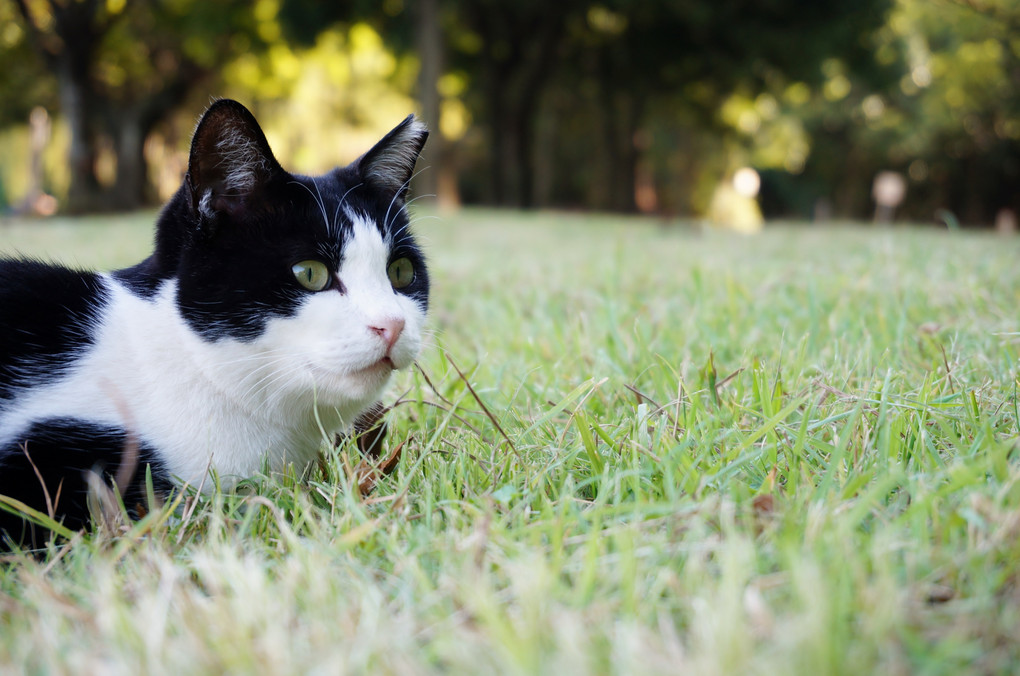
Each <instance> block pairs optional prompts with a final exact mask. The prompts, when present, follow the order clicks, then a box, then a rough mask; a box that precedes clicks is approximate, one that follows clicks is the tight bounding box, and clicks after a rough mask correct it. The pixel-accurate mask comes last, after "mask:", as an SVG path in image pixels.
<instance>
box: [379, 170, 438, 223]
mask: <svg viewBox="0 0 1020 676" xmlns="http://www.w3.org/2000/svg"><path fill="white" fill-rule="evenodd" d="M426 169H429V167H422V168H421V169H419V170H418V171H416V172H414V173H413V174H411V176H410V178H408V179H407V180H406V181H404V182H403V183H401V184H400V188H399V189H397V191H396V192H395V193H393V197H392V198H391V199H390V204H389V206H387V207H386V215H385V216H383V225H384V226H385V228H386V230H389V229H390V210H391V209H392V208H393V205H394V203H396V201H397V198H399V197H400V196H401V195H403V193H404V190H406V189H407V186H408V185H409V184H410V183H411V181H413V180H414V177H415V176H417V175H418V174H420V173H421V172H423V171H425V170H426ZM404 206H406V205H402V206H401V208H403V207H404ZM397 213H398V214H399V213H400V209H397ZM394 217H395V216H394Z"/></svg>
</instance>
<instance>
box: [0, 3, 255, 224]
mask: <svg viewBox="0 0 1020 676" xmlns="http://www.w3.org/2000/svg"><path fill="white" fill-rule="evenodd" d="M13 2H14V4H15V5H16V6H17V8H18V11H19V14H20V19H21V26H22V27H23V30H24V32H25V34H26V35H27V36H28V38H29V41H30V42H31V44H32V45H33V46H34V48H35V50H36V52H37V53H38V55H39V56H40V57H41V59H42V62H43V64H44V65H45V67H46V69H47V71H48V72H49V73H50V74H51V75H52V77H53V78H54V79H55V81H56V90H57V92H58V99H59V104H60V110H61V113H62V115H63V117H64V119H65V120H66V121H67V123H68V126H69V127H70V131H71V144H70V151H69V164H70V169H71V182H70V187H69V191H68V196H67V205H66V208H67V210H68V211H70V212H85V211H97V210H110V209H130V208H136V207H138V206H140V205H142V204H145V203H146V202H147V197H148V195H147V193H146V191H147V189H148V187H149V183H148V179H147V175H148V174H147V166H146V162H145V159H144V144H145V140H146V138H147V137H148V136H149V134H150V132H151V131H152V130H153V128H154V127H155V126H156V125H157V124H158V123H159V122H160V121H161V120H163V119H164V118H165V117H166V116H167V115H169V114H170V113H171V112H172V111H173V108H174V106H175V105H176V104H177V103H179V102H180V101H181V100H182V99H183V97H184V96H185V95H186V93H187V92H189V91H190V90H191V89H192V88H193V87H194V86H195V85H196V84H197V83H198V82H199V80H201V79H202V78H203V77H205V76H207V75H210V74H212V73H214V72H215V71H216V67H217V66H218V65H219V63H220V62H221V61H222V60H224V58H225V57H226V56H227V55H230V54H233V53H236V52H238V51H245V50H248V49H251V48H252V47H253V46H254V45H256V44H257V43H258V39H257V36H256V35H255V34H254V33H253V31H252V21H251V14H252V13H251V9H250V5H249V4H248V3H243V2H239V1H237V2H234V1H229V2H200V1H199V0H162V1H155V2H145V3H140V2H135V3H129V2H125V1H124V0H119V1H118V0H66V1H61V0H13ZM101 138H107V139H109V142H110V144H111V145H112V150H113V154H114V157H115V165H116V170H115V175H114V177H113V180H112V185H109V186H104V185H101V181H100V177H99V175H98V174H97V159H98V156H99V154H100V139H101Z"/></svg>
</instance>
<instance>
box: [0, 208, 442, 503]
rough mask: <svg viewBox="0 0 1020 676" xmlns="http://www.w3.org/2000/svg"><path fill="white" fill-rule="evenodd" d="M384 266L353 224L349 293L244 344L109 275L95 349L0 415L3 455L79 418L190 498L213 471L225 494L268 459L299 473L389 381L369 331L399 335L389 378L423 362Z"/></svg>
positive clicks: (313, 304)
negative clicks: (145, 448)
mask: <svg viewBox="0 0 1020 676" xmlns="http://www.w3.org/2000/svg"><path fill="white" fill-rule="evenodd" d="M388 255H389V249H388V246H387V245H386V243H385V242H384V241H383V240H382V238H381V236H380V235H379V234H378V231H377V230H376V229H375V228H374V226H372V225H371V224H368V223H364V222H356V224H355V233H354V237H353V239H352V241H351V242H350V243H349V244H348V246H347V247H346V249H345V263H344V264H343V266H342V267H341V269H340V270H338V271H337V273H338V276H339V277H340V279H341V281H342V282H343V283H344V286H345V288H346V293H343V294H341V293H339V292H335V291H326V292H319V293H316V294H312V295H310V296H309V297H308V298H307V300H306V302H305V303H304V304H303V305H302V306H301V307H300V309H299V311H298V313H297V316H295V317H288V318H273V319H270V320H268V322H267V324H266V329H265V331H264V332H263V333H262V335H260V336H259V337H258V338H257V339H255V340H253V341H250V342H241V341H238V340H235V339H224V340H219V341H216V342H208V341H205V340H203V339H202V338H200V337H199V336H198V335H197V334H196V333H195V332H194V331H193V330H192V329H191V328H189V327H188V326H187V324H186V323H185V321H184V320H183V319H182V318H181V317H180V315H179V313H178V311H177V308H176V289H177V287H176V282H175V281H173V280H170V281H167V282H165V283H164V284H163V285H162V286H161V287H160V289H159V291H158V293H157V294H156V296H155V297H154V298H151V299H145V298H141V297H139V296H137V295H135V294H133V293H132V292H130V291H129V290H128V289H126V288H124V287H123V286H121V285H120V283H119V282H117V281H116V280H115V279H113V278H112V277H110V276H104V277H103V281H104V283H105V284H106V285H107V286H108V287H109V289H110V292H111V298H110V302H109V304H108V306H107V308H106V310H105V312H104V313H103V315H102V317H101V318H100V320H99V322H98V325H97V330H96V340H95V343H94V346H93V347H91V348H89V349H88V350H87V351H85V352H84V353H82V355H81V356H80V358H79V359H78V361H77V362H76V364H75V366H74V367H73V368H72V369H70V371H69V372H68V374H67V375H66V376H65V377H64V378H62V379H61V380H59V381H57V382H55V383H52V384H49V385H47V386H44V387H38V388H34V389H32V390H29V391H28V392H27V393H26V394H25V395H23V396H21V397H19V399H18V401H17V403H16V404H15V405H14V406H13V407H11V408H10V409H8V410H6V411H4V412H3V414H2V415H0V430H2V431H3V432H4V434H2V435H0V437H2V438H0V442H7V441H10V440H11V439H12V438H16V437H17V435H18V434H19V433H21V432H23V431H24V430H25V429H27V428H28V426H30V425H31V424H32V423H33V422H35V421H40V420H45V419H48V418H77V419H81V420H84V421H88V422H93V423H99V424H106V425H113V426H117V427H121V428H124V429H127V430H131V431H133V432H135V433H137V434H138V435H139V437H140V438H141V439H142V440H143V441H144V442H145V443H146V444H148V445H150V446H152V447H154V448H155V449H156V452H157V453H158V455H159V457H160V459H161V460H162V461H163V462H164V463H165V466H166V468H167V470H168V471H169V472H170V474H171V475H172V476H174V477H176V478H177V479H178V480H179V481H182V482H189V483H191V484H193V485H195V484H198V483H200V482H201V481H202V479H203V477H204V476H205V474H206V471H207V470H208V469H209V468H210V467H211V468H213V469H215V470H216V472H217V473H218V474H219V475H220V477H221V479H222V482H223V484H224V485H226V486H230V485H232V484H233V483H235V482H236V481H237V480H239V479H241V478H244V477H247V476H250V475H252V474H253V473H255V472H257V471H258V470H259V469H261V467H262V463H263V462H264V460H265V459H266V458H268V461H269V467H270V468H271V469H273V470H279V469H282V468H283V467H284V466H285V465H286V464H288V463H293V464H294V465H295V466H296V467H297V468H298V469H299V470H300V469H302V468H304V467H305V466H306V465H307V464H308V463H310V462H312V461H313V460H314V459H315V458H316V456H317V453H318V451H319V449H320V448H321V447H322V444H323V442H324V441H325V440H327V439H331V438H332V436H333V434H335V433H336V432H337V431H339V430H340V429H343V428H344V427H346V426H349V425H350V424H351V423H352V422H353V421H354V419H355V418H356V417H357V416H358V415H359V414H360V413H361V412H363V411H364V410H365V409H366V408H367V407H368V406H370V405H371V404H372V403H374V402H375V401H377V400H378V398H379V396H380V394H381V393H382V390H383V389H384V387H385V385H386V383H387V381H388V380H389V375H390V373H389V368H387V367H386V366H385V364H382V365H381V364H380V360H382V359H383V358H384V357H386V356H387V349H388V348H387V346H386V345H385V344H384V342H383V341H382V340H381V339H380V338H379V336H377V335H376V334H375V333H373V331H372V330H371V328H370V327H372V326H378V324H379V321H380V320H392V319H400V320H401V321H402V322H403V325H404V329H403V332H402V334H401V335H400V338H399V339H398V340H397V342H396V343H395V344H394V345H393V346H392V349H390V350H389V355H388V356H389V357H390V359H391V360H392V362H393V363H394V364H395V365H396V366H397V367H398V368H403V367H407V366H409V365H410V364H411V363H412V362H413V360H414V359H415V358H416V356H417V354H418V351H419V348H420V345H421V331H422V327H423V324H424V319H425V317H424V313H423V312H422V310H421V308H420V307H419V306H418V305H417V303H415V302H414V301H413V300H411V299H410V298H407V297H405V296H402V295H399V294H396V293H394V291H393V289H392V288H391V286H390V284H389V282H388V280H387V275H386V263H387V259H388Z"/></svg>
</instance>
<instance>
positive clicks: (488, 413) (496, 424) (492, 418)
mask: <svg viewBox="0 0 1020 676" xmlns="http://www.w3.org/2000/svg"><path fill="white" fill-rule="evenodd" d="M445 354H446V359H447V360H448V361H449V362H450V366H452V367H453V370H454V371H456V372H457V375H458V376H460V379H461V380H463V381H464V385H465V386H466V387H467V389H468V392H470V393H471V396H472V397H474V399H475V401H477V402H478V405H479V406H481V407H482V411H483V412H484V413H485V415H486V417H488V418H489V420H490V421H491V422H492V424H493V426H494V427H495V428H496V430H497V431H498V432H499V434H500V436H502V437H503V439H505V440H506V443H507V444H509V445H510V448H511V449H512V450H513V452H514V454H515V455H518V451H517V446H515V445H514V442H513V441H512V440H511V439H510V437H509V436H507V433H506V432H504V431H503V427H502V425H500V424H499V421H498V420H496V416H494V415H493V414H492V411H490V410H489V407H488V406H486V405H485V402H484V401H482V398H481V397H479V396H478V393H477V392H475V388H474V387H472V385H471V381H470V380H468V379H467V376H465V375H464V372H463V371H461V370H460V367H459V366H457V364H456V363H455V362H454V361H453V357H452V356H450V353H449V352H447V353H445Z"/></svg>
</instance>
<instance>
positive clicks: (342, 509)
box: [0, 210, 1020, 676]
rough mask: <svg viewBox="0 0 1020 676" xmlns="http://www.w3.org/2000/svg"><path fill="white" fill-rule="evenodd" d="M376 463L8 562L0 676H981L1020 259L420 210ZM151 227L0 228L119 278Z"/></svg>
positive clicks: (1015, 488)
mask: <svg viewBox="0 0 1020 676" xmlns="http://www.w3.org/2000/svg"><path fill="white" fill-rule="evenodd" d="M421 216H422V217H421V218H420V219H419V220H418V221H417V223H416V228H417V231H418V233H419V235H420V236H421V238H422V239H423V240H424V244H425V246H426V248H427V251H428V254H429V259H430V262H431V273H432V277H433V283H434V287H433V292H432V298H433V305H432V308H431V320H430V321H431V326H432V329H433V331H434V333H433V335H432V337H431V340H430V344H429V345H428V347H427V348H426V350H425V352H424V353H423V355H422V357H421V359H420V360H419V363H420V367H421V368H420V370H416V371H414V372H410V373H405V374H401V377H400V378H398V379H397V382H396V383H395V384H394V386H393V388H392V390H391V393H392V396H391V403H392V401H397V400H399V403H398V404H397V406H396V407H395V409H394V410H393V411H392V412H391V414H390V417H389V420H390V436H389V444H390V445H391V447H392V446H393V445H395V444H398V443H402V444H403V454H402V458H401V460H400V463H399V465H398V467H397V470H396V472H395V473H394V474H393V475H392V476H390V477H387V478H385V479H383V480H382V481H381V482H380V483H379V485H378V486H377V487H376V488H375V490H374V491H373V492H371V493H369V494H367V495H364V496H361V495H359V492H358V491H357V490H356V487H355V486H356V480H355V479H354V477H353V471H352V469H351V468H352V467H353V466H354V465H355V464H356V463H357V461H358V455H357V451H356V450H355V448H354V447H353V446H344V447H341V448H340V449H338V450H337V451H335V452H332V453H330V454H329V463H328V466H327V467H326V470H325V472H324V473H316V474H315V475H313V476H312V477H310V478H308V479H307V480H304V481H298V480H295V478H294V477H292V476H283V477H279V476H278V477H257V478H255V479H254V480H252V481H251V482H249V485H247V486H246V487H245V490H244V491H241V492H239V493H237V494H228V495H215V496H213V497H196V496H187V498H186V499H185V500H183V501H182V502H181V503H179V504H177V505H171V506H169V507H168V508H167V509H166V510H165V511H164V512H162V513H156V514H153V515H150V516H149V517H148V518H147V519H146V520H144V521H142V522H141V523H139V524H136V525H134V526H133V527H132V528H131V529H130V530H127V531H126V532H123V531H122V532H120V533H117V534H110V533H101V534H97V535H90V536H85V537H82V536H78V537H77V538H76V539H75V540H73V541H72V542H71V544H70V545H63V546H60V545H58V546H56V547H54V548H53V549H52V550H51V551H50V552H49V553H48V555H47V556H46V557H45V558H44V559H43V560H38V561H37V560H32V559H28V558H25V557H17V558H15V559H13V560H10V561H8V562H7V563H6V564H4V565H3V567H2V568H0V627H2V630H0V671H10V670H14V671H18V670H24V671H26V672H28V673H45V672H68V671H75V672H86V673H91V672H102V673H104V674H105V673H110V674H118V673H138V672H141V673H189V674H203V673H207V674H219V673H224V672H231V673H248V672H251V673H300V674H305V673H324V674H325V673H366V672H367V673H400V674H416V673H471V674H475V673H511V674H512V673H521V674H533V673H550V674H575V673H577V674H585V673H599V674H601V673H618V674H631V673H669V674H675V673H690V674H697V675H699V676H700V675H705V674H770V675H772V674H805V675H809V674H810V675H817V674H869V673H882V674H898V673H925V674H960V673H977V674H992V673H1009V672H1011V671H1013V670H1014V669H1015V668H1016V666H1015V665H1017V664H1020V629H1018V627H1020V457H1018V456H1020V431H1018V422H1017V420H1018V417H1020V415H1018V403H1017V390H1018V387H1020V264H1018V261H1020V256H1018V253H1020V240H1018V239H1016V238H1012V239H1010V238H1004V237H998V236H995V235H993V234H987V233H968V232H945V231H938V230H935V229H929V228H924V229H921V228H909V227H893V228H887V229H877V228H874V227H871V226H865V227H859V228H858V227H826V228H819V227H814V226H809V225H798V224H789V225H775V226H772V227H769V228H767V229H766V231H765V232H763V233H762V234H760V235H758V236H754V237H740V236H735V235H729V234H726V233H717V232H707V233H703V232H700V231H698V230H697V229H695V228H691V227H687V226H682V225H671V226H668V227H667V226H664V225H663V224H661V223H658V222H656V221H647V220H636V219H625V218H617V217H606V216H591V215H582V214H550V213H535V214H519V213H500V212H484V211H470V210H468V211H463V212H460V213H458V214H455V215H442V216H439V217H435V216H436V215H435V214H432V213H425V214H421ZM151 219H152V215H151V214H148V215H143V216H134V217H131V218H126V219H108V221H109V222H101V221H99V220H91V221H89V222H87V223H77V222H67V221H64V222H56V223H52V224H44V223H40V224H26V223H14V224H10V223H7V224H0V250H2V251H12V250H20V251H22V252H25V253H29V254H33V255H52V256H55V257H57V258H59V259H61V260H64V261H69V262H74V263H78V264H82V265H89V266H92V265H95V266H99V267H111V266H119V265H125V264H129V263H131V262H133V261H135V260H137V259H139V258H141V257H142V256H143V255H144V254H145V252H146V249H147V247H148V241H149V240H150V238H151V232H150V230H149V228H150V222H151Z"/></svg>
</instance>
